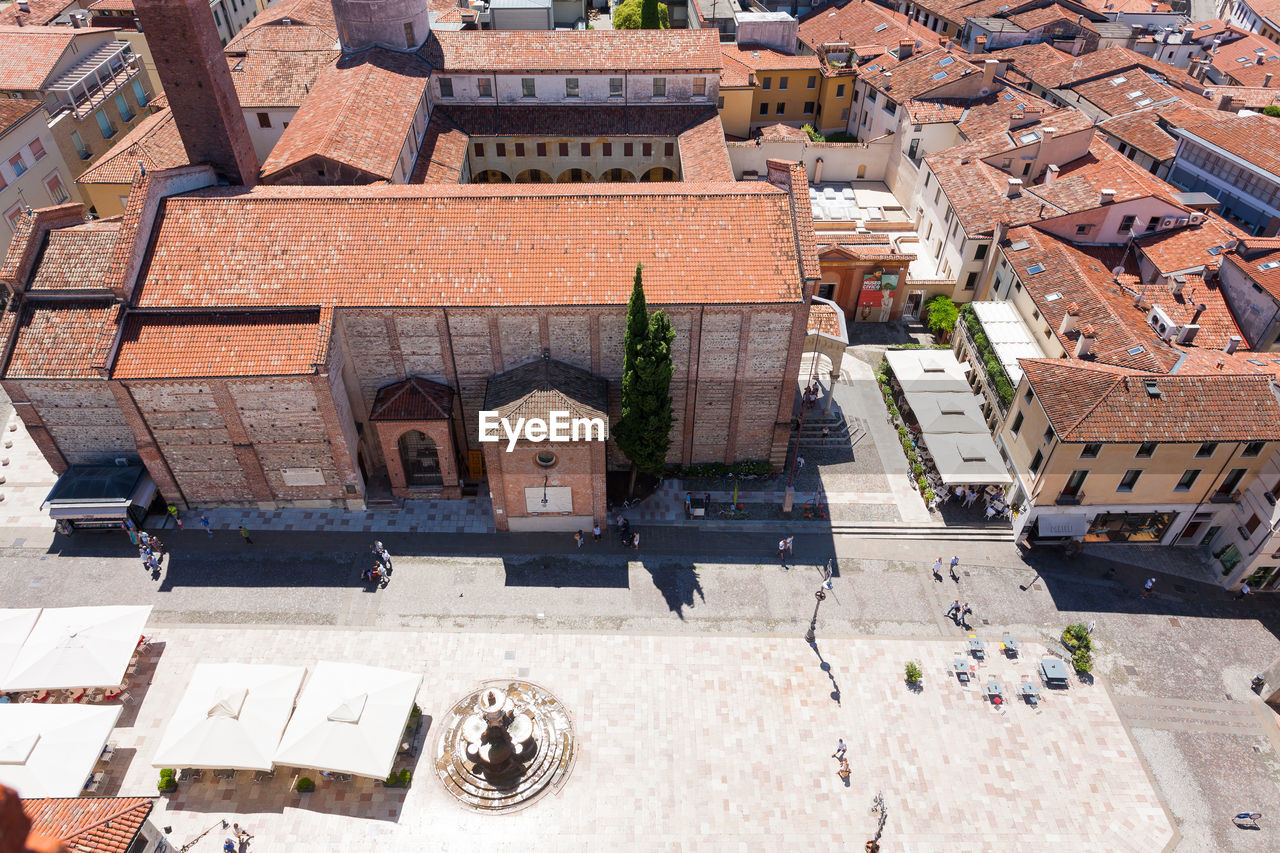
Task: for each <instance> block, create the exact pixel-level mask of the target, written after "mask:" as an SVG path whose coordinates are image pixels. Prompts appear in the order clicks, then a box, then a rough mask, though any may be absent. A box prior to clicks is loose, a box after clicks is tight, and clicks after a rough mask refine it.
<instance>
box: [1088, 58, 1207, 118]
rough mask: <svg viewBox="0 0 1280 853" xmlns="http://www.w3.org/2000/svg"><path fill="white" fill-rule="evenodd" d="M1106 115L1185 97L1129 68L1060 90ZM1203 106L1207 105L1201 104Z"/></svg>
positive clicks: (1158, 104)
mask: <svg viewBox="0 0 1280 853" xmlns="http://www.w3.org/2000/svg"><path fill="white" fill-rule="evenodd" d="M1064 88H1066V89H1067V90H1069V91H1071V92H1074V93H1075V94H1076V95H1077V96H1078V97H1080V98H1083V99H1084V100H1086V101H1088V102H1089V103H1091V104H1093V105H1094V106H1095V107H1097V108H1098V110H1099V111H1100V112H1102V113H1103V114H1104V115H1107V116H1118V115H1123V114H1125V113H1130V112H1133V111H1134V110H1140V109H1143V108H1144V107H1150V106H1152V105H1157V106H1160V105H1164V104H1168V103H1177V102H1180V101H1181V100H1182V95H1183V94H1187V93H1184V92H1181V91H1180V90H1178V89H1174V88H1173V87H1172V86H1167V85H1165V84H1164V83H1161V82H1160V81H1158V80H1156V79H1155V78H1154V77H1152V76H1151V75H1150V74H1148V73H1147V72H1146V71H1143V70H1141V69H1136V68H1130V69H1128V70H1126V71H1124V72H1123V73H1120V74H1113V75H1110V76H1107V77H1102V78H1099V79H1097V80H1089V81H1086V82H1083V83H1076V84H1074V85H1071V86H1068V87H1064ZM1203 106H1204V107H1205V108H1208V107H1209V106H1210V104H1209V102H1208V101H1205V102H1204V104H1203Z"/></svg>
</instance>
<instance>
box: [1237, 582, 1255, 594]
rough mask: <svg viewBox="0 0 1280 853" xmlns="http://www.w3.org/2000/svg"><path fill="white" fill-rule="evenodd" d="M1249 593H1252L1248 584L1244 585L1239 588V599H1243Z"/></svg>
mask: <svg viewBox="0 0 1280 853" xmlns="http://www.w3.org/2000/svg"><path fill="white" fill-rule="evenodd" d="M1251 592H1253V590H1251V589H1249V584H1247V583H1245V584H1242V585H1241V586H1240V598H1244V597H1245V596H1246V595H1248V594H1249V593H1251Z"/></svg>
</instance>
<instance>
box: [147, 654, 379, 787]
mask: <svg viewBox="0 0 1280 853" xmlns="http://www.w3.org/2000/svg"><path fill="white" fill-rule="evenodd" d="M305 674H306V670H305V669H304V668H303V667H300V666H270V665H267V664H247V663H202V664H197V665H196V668H195V669H194V670H193V671H192V673H191V682H190V684H188V685H187V692H186V693H184V694H183V696H182V701H181V702H179V703H178V707H177V709H176V710H174V712H173V714H172V716H171V717H170V718H169V726H168V727H167V728H166V729H165V731H164V736H163V737H162V738H161V739H160V746H159V747H158V748H157V749H156V752H155V755H154V756H153V757H152V759H151V763H152V766H154V767H201V768H213V769H228V770H270V769H271V755H272V753H274V752H275V749H276V746H277V745H278V744H279V743H280V735H281V734H282V733H283V732H284V727H285V724H286V723H288V722H289V715H290V714H291V713H293V702H294V700H295V699H296V698H297V696H298V689H299V688H300V687H301V686H302V678H303V676H304V675H305ZM397 735H398V733H397Z"/></svg>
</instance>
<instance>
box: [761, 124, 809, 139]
mask: <svg viewBox="0 0 1280 853" xmlns="http://www.w3.org/2000/svg"><path fill="white" fill-rule="evenodd" d="M760 138H761V139H763V140H766V141H773V142H808V141H809V134H807V133H805V132H804V131H803V130H801V129H800V128H798V127H792V126H791V125H789V124H771V125H767V126H766V127H762V128H760Z"/></svg>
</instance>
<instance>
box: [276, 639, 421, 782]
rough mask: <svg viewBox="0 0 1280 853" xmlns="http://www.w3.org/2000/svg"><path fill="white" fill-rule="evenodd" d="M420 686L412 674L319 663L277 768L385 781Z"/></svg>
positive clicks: (278, 754)
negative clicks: (313, 770) (353, 775)
mask: <svg viewBox="0 0 1280 853" xmlns="http://www.w3.org/2000/svg"><path fill="white" fill-rule="evenodd" d="M421 682H422V676H421V675H417V674H415V673H408V672H400V671H398V670H394V669H382V668H380V667H374V666H365V665H363V664H355V663H334V662H332V661H321V662H320V663H318V664H316V667H315V670H314V671H313V672H312V673H311V678H310V679H309V680H308V681H307V688H306V690H304V691H302V696H301V697H300V698H299V699H298V708H297V710H296V711H295V712H294V714H293V719H292V720H291V721H290V722H289V727H288V728H287V729H286V730H285V733H284V737H282V738H281V739H280V746H279V747H278V748H277V749H276V752H275V761H276V763H277V764H287V765H290V766H294V767H315V768H318V769H323V770H334V771H337V772H340V773H354V774H356V775H358V776H370V777H372V778H375V779H382V778H385V777H386V776H387V775H388V774H390V773H391V765H392V763H393V762H394V761H395V757H396V751H397V750H398V749H399V747H400V737H401V735H402V734H403V733H404V727H405V723H406V722H407V721H408V719H409V713H410V711H412V709H413V702H414V699H415V697H416V696H417V695H418V686H419V684H421Z"/></svg>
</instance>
